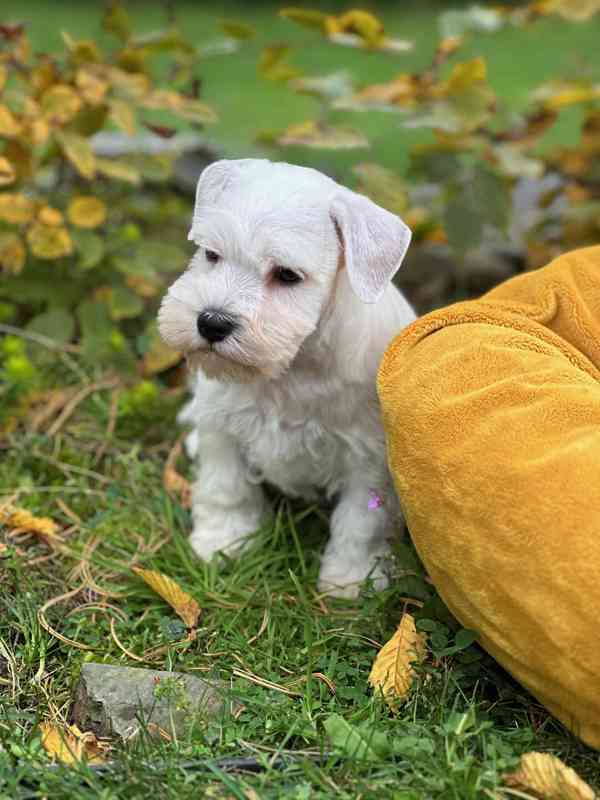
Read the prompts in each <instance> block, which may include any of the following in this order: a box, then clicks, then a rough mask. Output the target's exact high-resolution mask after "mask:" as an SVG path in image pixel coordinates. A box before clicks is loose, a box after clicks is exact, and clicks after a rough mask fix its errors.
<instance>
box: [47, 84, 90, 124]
mask: <svg viewBox="0 0 600 800" xmlns="http://www.w3.org/2000/svg"><path fill="white" fill-rule="evenodd" d="M41 104H42V110H43V114H44V117H45V118H46V119H47V120H48V121H49V122H50V123H52V124H54V125H64V123H65V122H70V121H71V120H72V119H73V117H74V116H75V115H76V114H77V112H78V111H79V109H80V108H81V98H80V97H79V95H78V94H77V92H76V91H75V90H74V89H73V88H72V87H71V86H67V85H65V84H62V83H57V84H56V85H54V86H51V87H50V88H49V89H47V90H46V91H45V92H44V94H43V95H42V98H41Z"/></svg>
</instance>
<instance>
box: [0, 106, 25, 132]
mask: <svg viewBox="0 0 600 800" xmlns="http://www.w3.org/2000/svg"><path fill="white" fill-rule="evenodd" d="M21 127H22V126H21V123H20V122H19V121H18V120H17V118H16V117H15V115H14V114H13V113H12V111H11V110H10V109H9V108H7V107H6V106H0V136H4V137H6V138H7V139H12V138H14V137H15V136H18V135H19V134H20V133H21Z"/></svg>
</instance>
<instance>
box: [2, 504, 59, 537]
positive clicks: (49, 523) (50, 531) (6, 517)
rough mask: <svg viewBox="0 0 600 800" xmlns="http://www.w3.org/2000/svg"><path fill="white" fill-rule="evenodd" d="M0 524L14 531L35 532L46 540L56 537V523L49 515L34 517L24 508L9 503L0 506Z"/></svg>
mask: <svg viewBox="0 0 600 800" xmlns="http://www.w3.org/2000/svg"><path fill="white" fill-rule="evenodd" d="M0 524H3V525H6V526H7V527H8V528H10V529H11V530H15V531H17V530H20V531H23V532H27V533H37V534H38V536H42V537H43V538H44V539H46V541H48V542H52V541H55V540H56V539H57V538H58V525H57V524H56V522H54V520H52V519H50V517H36V516H35V515H34V514H32V513H31V512H30V511H27V510H26V509H25V508H19V507H18V506H13V505H12V504H11V503H4V504H3V505H1V506H0Z"/></svg>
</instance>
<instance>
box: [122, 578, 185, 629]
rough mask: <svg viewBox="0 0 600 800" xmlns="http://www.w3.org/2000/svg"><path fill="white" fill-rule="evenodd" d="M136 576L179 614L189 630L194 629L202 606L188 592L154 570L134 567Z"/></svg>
mask: <svg viewBox="0 0 600 800" xmlns="http://www.w3.org/2000/svg"><path fill="white" fill-rule="evenodd" d="M133 571H134V572H135V574H136V575H139V576H140V578H142V580H144V581H146V583H147V584H148V586H150V587H151V588H152V589H154V591H155V592H156V594H159V595H160V596H161V597H162V598H163V600H166V602H167V603H168V604H169V605H170V606H171V608H172V609H173V611H175V613H176V614H178V615H179V616H180V617H181V619H182V620H183V621H184V623H185V624H186V625H187V627H188V628H194V627H195V626H196V623H197V622H198V617H199V615H200V606H199V605H198V603H197V602H196V601H195V600H194V598H193V597H190V595H189V594H187V592H184V591H183V589H182V588H181V587H180V586H179V584H178V583H176V582H175V581H174V580H173V579H172V578H169V577H167V576H166V575H163V573H162V572H156V571H155V570H153V569H141V568H140V567H133Z"/></svg>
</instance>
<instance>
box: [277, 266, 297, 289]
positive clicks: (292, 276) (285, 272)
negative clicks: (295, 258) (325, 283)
mask: <svg viewBox="0 0 600 800" xmlns="http://www.w3.org/2000/svg"><path fill="white" fill-rule="evenodd" d="M273 279H274V280H275V281H277V283H282V284H285V285H286V286H290V285H291V284H293V283H300V281H301V280H302V278H301V276H300V275H298V273H297V272H294V270H293V269H288V268H287V267H275V269H274V270H273Z"/></svg>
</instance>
